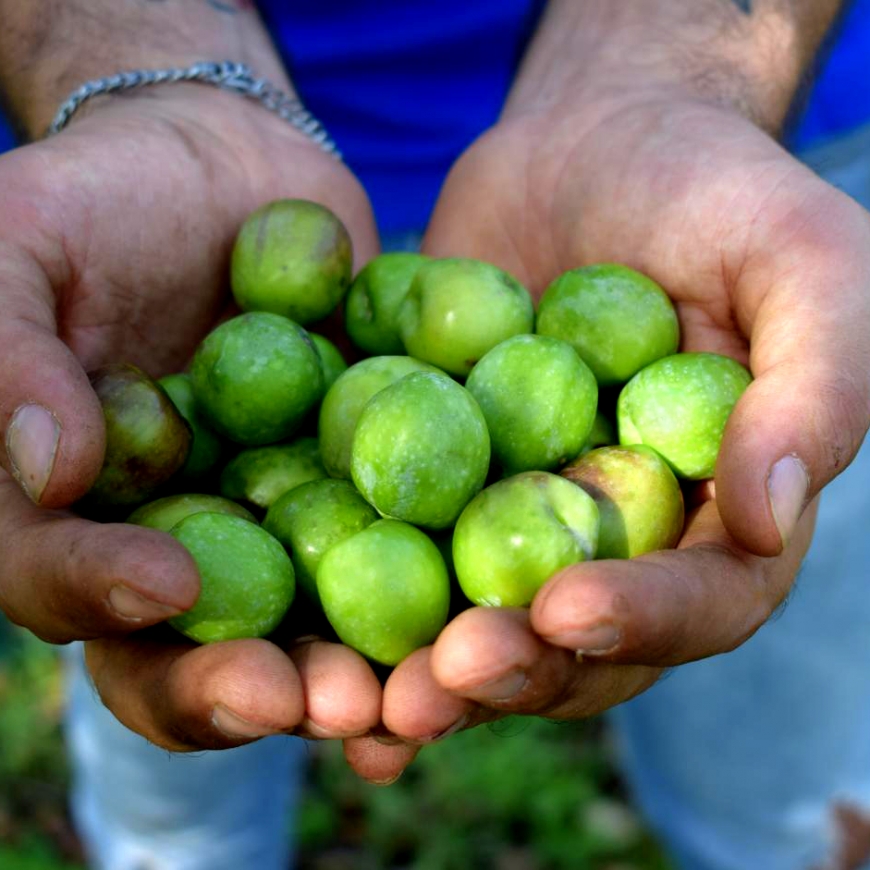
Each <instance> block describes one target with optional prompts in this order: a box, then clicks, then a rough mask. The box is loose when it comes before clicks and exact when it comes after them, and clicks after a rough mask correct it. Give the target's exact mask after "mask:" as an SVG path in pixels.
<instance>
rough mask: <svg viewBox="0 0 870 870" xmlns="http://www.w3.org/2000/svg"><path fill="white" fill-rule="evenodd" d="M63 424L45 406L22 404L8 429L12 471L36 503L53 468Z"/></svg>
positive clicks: (7, 437)
mask: <svg viewBox="0 0 870 870" xmlns="http://www.w3.org/2000/svg"><path fill="white" fill-rule="evenodd" d="M59 441H60V423H59V422H58V421H57V418H56V417H55V416H54V414H52V413H51V411H48V410H46V409H45V408H43V407H42V405H35V404H30V405H22V406H21V407H20V408H18V409H17V410H16V411H15V413H14V414H13V415H12V421H11V422H10V423H9V428H8V429H7V430H6V453H7V454H8V455H9V462H10V463H11V465H12V474H13V476H14V477H15V479H16V480H17V481H18V483H19V484H20V485H21V488H22V489H23V490H24V491H25V492H26V493H27V495H29V496H30V498H31V499H32V500H33V501H35V502H36V503H37V504H38V503H39V500H40V499H41V498H42V494H43V492H45V487H46V486H47V485H48V480H49V478H50V477H51V472H52V469H53V468H54V459H55V456H57V445H58V442H59Z"/></svg>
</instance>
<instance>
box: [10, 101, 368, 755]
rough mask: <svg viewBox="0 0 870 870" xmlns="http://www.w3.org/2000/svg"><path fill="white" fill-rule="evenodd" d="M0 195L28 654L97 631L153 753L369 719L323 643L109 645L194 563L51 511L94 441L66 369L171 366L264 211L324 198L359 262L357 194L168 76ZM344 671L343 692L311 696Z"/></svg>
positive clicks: (219, 303)
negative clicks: (252, 217) (156, 748)
mask: <svg viewBox="0 0 870 870" xmlns="http://www.w3.org/2000/svg"><path fill="white" fill-rule="evenodd" d="M0 189H2V190H3V209H2V214H0V312H2V315H0V364H2V369H3V373H4V376H3V379H2V384H0V427H2V431H3V433H4V438H3V442H2V448H0V465H2V470H0V540H2V542H3V543H2V558H0V607H2V609H3V611H4V612H5V613H6V614H7V616H8V617H9V618H10V619H11V620H13V621H14V622H16V623H18V624H21V625H24V626H26V627H27V628H29V629H31V630H32V631H33V632H35V633H36V634H37V635H39V636H40V637H42V638H44V639H46V640H48V641H52V642H67V641H70V640H73V639H92V638H103V639H102V640H100V641H95V642H94V643H93V644H92V645H91V648H90V649H89V650H88V659H89V661H90V663H91V665H92V667H93V670H94V679H95V683H96V685H97V687H98V689H99V691H100V692H101V694H102V695H103V697H104V698H105V699H106V701H107V703H108V705H109V707H110V708H111V709H112V710H113V712H114V713H115V714H116V715H117V716H118V718H120V719H121V720H122V721H124V722H126V723H127V724H129V725H131V727H133V728H135V729H136V730H139V731H140V732H141V733H144V734H146V736H148V737H149V739H151V740H152V741H154V742H156V743H158V744H161V745H165V746H172V747H181V746H186V747H194V746H199V745H209V746H217V745H233V744H236V743H238V742H240V740H242V739H251V737H253V736H255V735H256V733H257V730H258V729H261V730H262V729H266V730H270V731H271V730H288V729H291V728H294V727H301V728H302V729H305V728H307V727H309V726H308V724H306V723H309V722H310V723H312V724H311V728H312V730H317V729H318V728H319V729H320V731H321V732H323V733H337V734H338V735H339V736H345V735H347V734H354V733H358V732H359V731H360V730H365V729H366V728H368V727H370V726H371V725H372V724H373V722H376V721H377V718H378V714H379V710H380V686H379V684H378V682H377V680H376V678H375V676H374V674H373V672H371V669H370V668H368V666H367V665H366V664H365V663H364V662H363V661H362V659H360V658H359V657H358V656H356V654H354V653H351V651H349V650H345V649H343V648H341V647H336V646H334V645H306V646H300V647H294V649H293V651H292V654H291V655H290V656H289V657H288V655H286V654H285V652H284V651H283V650H282V649H280V648H279V647H278V646H276V645H274V644H270V643H269V642H267V641H246V642H237V643H234V644H225V645H224V644H217V645H213V646H210V647H203V648H194V647H193V646H192V645H190V644H186V643H181V642H180V641H179V640H178V638H177V637H176V638H175V640H167V639H165V638H162V637H161V636H160V631H159V630H158V631H157V637H153V636H152V633H151V632H148V631H146V632H143V633H139V632H137V633H135V634H133V635H130V636H129V637H126V635H127V634H128V633H129V632H132V631H134V630H138V629H144V628H147V627H148V626H151V625H153V624H155V623H158V622H160V621H162V620H164V619H165V618H167V617H168V616H170V615H172V614H174V613H178V612H180V611H182V610H184V609H186V608H187V607H189V606H190V605H191V604H192V603H193V602H194V601H195V599H196V596H197V594H198V590H199V578H198V575H197V572H196V568H195V566H194V564H193V561H192V559H191V558H190V557H189V555H188V554H187V553H186V551H185V550H184V549H183V548H182V547H181V546H180V545H179V544H178V543H177V542H175V541H174V540H173V539H172V538H171V537H170V536H168V535H165V534H162V533H159V532H155V531H153V530H150V529H145V528H139V527H133V526H127V525H123V524H99V523H94V522H90V521H88V520H85V519H82V518H80V517H77V516H75V515H74V514H73V513H72V512H71V511H70V510H69V507H70V506H71V505H72V504H74V503H75V501H76V500H77V499H78V498H79V497H81V496H82V495H83V494H84V493H85V492H86V491H87V490H88V488H89V486H90V484H91V483H92V481H93V480H94V478H95V477H96V475H97V473H98V471H99V469H100V465H101V462H102V457H103V450H104V441H105V433H104V425H103V417H102V411H101V408H100V405H99V403H98V401H97V399H96V396H95V395H94V393H93V392H92V390H91V388H90V385H89V381H88V377H87V371H88V370H90V369H93V368H95V367H97V366H99V365H101V364H103V363H106V362H110V361H127V362H132V363H134V364H137V365H139V366H141V367H142V368H144V369H145V370H146V371H148V372H149V373H150V374H151V375H152V376H154V377H159V376H162V375H164V374H167V373H169V372H172V371H177V370H180V369H181V368H182V367H183V366H184V365H185V363H186V362H187V360H188V359H189V357H190V356H191V354H192V352H193V350H194V349H195V347H196V345H197V343H198V342H199V341H200V340H201V339H202V337H203V336H204V335H205V334H206V333H207V332H208V330H209V329H210V328H211V327H213V326H214V325H215V323H216V322H217V321H218V320H219V319H220V317H221V316H222V315H225V314H226V312H227V310H228V301H229V293H228V275H229V254H230V251H231V247H232V243H233V240H234V236H235V233H236V232H237V230H238V227H239V226H240V224H241V222H242V220H243V219H244V217H245V216H246V215H247V214H248V213H249V212H250V211H251V210H253V209H254V208H256V207H257V206H259V205H261V204H262V203H264V202H266V201H268V200H271V199H277V198H279V197H282V196H288V197H303V198H308V199H313V200H317V201H319V202H321V203H323V204H325V205H327V206H328V207H330V208H331V209H333V211H335V212H336V213H337V214H338V215H339V216H340V217H341V218H342V220H343V221H344V222H345V223H346V225H347V226H348V228H349V230H350V232H351V236H352V238H353V240H354V244H355V249H356V250H355V253H356V256H357V259H358V261H359V262H362V261H364V260H366V259H368V258H369V257H370V256H372V255H373V254H374V253H375V251H376V247H377V240H376V233H375V229H374V224H373V220H372V216H371V212H370V208H369V205H368V201H367V199H366V197H365V195H364V193H363V192H362V190H361V188H360V186H359V185H358V183H357V182H356V181H355V179H354V178H353V177H352V176H351V174H350V173H349V172H348V171H347V170H346V169H345V168H344V167H343V165H342V164H341V163H339V162H338V161H336V160H335V159H334V158H333V157H330V156H328V155H326V154H324V153H323V152H321V151H320V150H319V148H318V147H317V146H316V145H314V144H313V143H311V142H310V141H308V140H307V139H306V138H305V137H303V136H302V135H301V134H300V133H298V132H297V131H295V130H294V129H292V128H291V127H290V126H289V125H288V124H286V123H285V122H284V121H282V120H281V119H279V118H277V117H276V116H274V115H271V114H270V113H268V112H266V111H265V110H264V109H263V108H262V107H261V106H258V105H256V104H254V103H252V102H247V101H245V100H242V99H240V98H239V97H238V96H236V95H230V94H224V93H220V92H218V91H216V90H214V91H213V90H212V89H208V88H204V87H202V86H200V85H179V86H177V87H167V88H165V89H163V90H162V91H161V93H160V95H159V96H158V95H155V94H145V93H143V94H141V95H139V96H136V97H134V98H117V99H111V100H109V101H104V102H103V104H102V105H101V106H99V107H95V108H94V109H93V110H92V111H90V112H89V113H88V114H87V115H86V116H84V117H82V118H81V119H76V120H75V121H74V122H73V123H72V124H71V125H70V127H69V128H68V129H67V130H65V131H64V132H62V133H61V134H59V135H57V136H56V137H53V138H51V139H48V140H45V141H39V142H36V143H34V144H31V145H27V146H24V147H22V148H19V149H17V150H15V151H13V152H10V153H9V154H8V155H5V156H3V157H0ZM332 665H334V668H335V669H334V670H331V669H330V668H331V666H332ZM351 676H352V677H354V679H353V680H352V682H354V683H356V684H358V685H359V686H360V688H359V689H358V690H357V691H355V692H349V691H343V692H340V693H338V694H337V695H336V697H338V698H341V699H342V703H340V704H337V705H336V704H332V706H330V703H331V702H329V701H323V700H322V699H323V694H324V693H323V691H322V687H323V686H327V687H329V686H331V687H332V688H335V685H336V684H340V685H345V684H346V683H347V682H348V678H349V677H351ZM326 694H327V695H331V692H326ZM318 699H320V700H318ZM354 701H356V702H357V703H356V704H354ZM345 702H346V703H345ZM318 705H319V706H318ZM215 710H218V711H222V710H223V711H230V712H231V713H233V714H234V715H235V716H236V719H235V720H234V719H232V716H230V717H229V718H227V717H226V716H225V717H224V718H225V719H226V721H227V722H230V723H232V722H234V721H235V722H236V724H237V727H236V728H235V731H234V730H233V728H232V727H229V726H227V727H225V728H223V729H222V728H221V727H220V726H219V725H216V724H215V723H216V722H217V721H218V720H220V715H218V717H217V719H215V712H214V711H215ZM238 722H244V723H247V725H238ZM246 728H247V731H245V729H246ZM240 729H241V730H240ZM228 735H229V736H228Z"/></svg>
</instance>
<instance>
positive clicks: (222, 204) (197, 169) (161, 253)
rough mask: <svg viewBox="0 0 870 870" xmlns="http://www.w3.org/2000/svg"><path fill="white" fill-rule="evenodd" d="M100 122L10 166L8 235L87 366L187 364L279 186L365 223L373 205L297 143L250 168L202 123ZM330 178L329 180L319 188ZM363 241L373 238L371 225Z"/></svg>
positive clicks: (326, 161) (17, 155)
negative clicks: (245, 232)
mask: <svg viewBox="0 0 870 870" xmlns="http://www.w3.org/2000/svg"><path fill="white" fill-rule="evenodd" d="M259 111H262V110H261V109H260V110H259ZM90 120H91V119H88V120H86V121H84V122H82V124H81V128H80V129H75V128H73V129H71V130H70V131H69V133H67V134H65V135H64V136H63V137H61V138H60V139H57V140H49V141H48V142H45V143H38V144H36V145H33V146H30V147H27V148H23V149H20V150H18V151H17V152H13V153H12V154H11V155H9V156H7V157H4V158H3V160H2V162H0V167H2V168H0V173H2V176H3V178H4V188H5V189H6V190H8V191H9V195H8V198H7V207H6V210H5V215H4V219H3V223H4V226H3V227H2V230H3V232H2V237H3V238H4V241H6V242H7V243H9V244H10V245H14V244H15V242H16V241H19V240H20V243H21V244H20V247H21V249H23V250H26V251H30V252H33V253H34V255H35V259H36V260H37V263H38V266H39V267H40V268H39V269H37V270H32V269H30V270H29V272H30V273H31V274H33V275H34V276H35V277H34V278H33V279H32V280H33V281H34V283H37V284H38V286H37V287H35V288H34V290H36V291H37V292H39V293H40V294H42V295H44V297H45V299H46V301H47V303H48V304H49V305H52V306H53V307H55V310H56V321H57V329H58V333H59V336H60V338H62V339H63V340H64V341H65V342H66V343H67V344H68V345H69V346H70V347H71V348H72V350H73V352H74V353H75V354H76V356H77V357H78V358H79V360H80V361H81V363H82V365H83V366H84V367H85V368H91V367H94V366H95V365H98V364H101V363H103V362H106V361H108V360H113V359H114V360H117V359H125V360H129V361H131V362H135V363H137V364H139V365H141V366H143V367H144V368H146V369H147V370H148V371H150V372H152V373H154V374H156V375H159V374H164V373H166V372H167V371H169V370H172V369H176V368H178V367H180V366H182V365H183V364H184V363H185V361H186V360H187V359H188V358H189V356H190V354H191V352H192V350H193V349H194V347H195V346H196V344H197V342H198V341H199V340H200V339H201V338H202V336H203V335H204V334H205V333H206V332H207V331H208V330H209V329H210V328H211V327H212V326H213V325H214V323H215V321H216V320H217V319H218V318H219V317H220V316H221V315H222V313H223V312H224V310H225V308H226V305H227V300H228V298H229V297H228V294H227V288H228V276H229V254H230V250H231V246H232V242H233V239H234V236H235V233H236V232H237V230H238V227H239V225H240V223H241V221H242V220H243V219H244V217H245V215H246V214H247V213H248V212H249V211H250V210H252V209H253V208H254V207H256V206H257V205H259V204H261V203H262V202H263V201H265V200H267V199H270V198H274V197H277V196H280V195H281V193H282V191H286V193H284V195H293V196H302V197H304V196H309V197H311V198H315V199H319V200H321V201H327V202H329V200H330V199H332V200H333V207H335V208H336V209H337V210H339V211H340V212H343V213H344V215H350V220H351V222H352V221H353V220H354V219H356V220H357V222H358V223H360V221H359V216H360V215H363V214H365V209H366V208H367V206H366V205H365V200H364V197H363V196H362V194H361V192H360V191H359V190H358V189H357V188H356V185H355V183H354V182H353V180H352V178H351V176H350V175H349V173H346V172H345V171H344V170H342V169H338V167H336V166H335V165H334V161H333V160H332V158H330V157H327V156H326V155H323V154H320V153H319V152H317V151H315V150H314V149H313V148H311V147H310V145H307V144H305V143H300V142H295V143H293V142H291V143H290V145H289V147H288V149H287V152H285V154H284V156H285V160H284V161H282V162H281V163H280V164H279V163H277V162H275V161H271V160H268V159H265V158H266V157H267V156H268V155H261V156H260V157H259V159H258V160H257V161H256V162H254V163H253V165H252V163H251V161H247V163H246V165H245V168H244V171H243V170H242V169H241V168H240V167H241V166H242V161H241V160H239V159H236V158H237V157H238V156H239V155H238V154H236V153H234V152H233V151H231V150H230V149H229V148H228V147H227V146H226V144H225V143H222V142H220V141H216V140H214V139H213V138H209V137H207V136H204V135H198V131H197V129H196V127H195V125H193V124H191V129H188V130H184V129H183V128H182V127H181V126H180V125H176V126H174V127H173V126H170V125H167V124H161V125H154V124H153V123H150V124H149V123H142V122H138V123H137V122H135V121H133V122H131V121H130V120H129V119H127V118H123V117H122V118H120V119H118V120H117V121H116V122H115V124H114V126H112V125H111V124H110V125H109V126H107V125H106V124H102V125H100V126H99V127H97V126H96V125H94V127H93V128H92V127H90V126H89V124H90ZM112 120H113V121H115V119H112ZM91 129H95V132H94V133H92V132H91ZM294 145H295V148H296V149H297V150H298V151H299V152H300V155H299V157H298V158H297V159H295V160H294V159H293V158H294V157H295V155H293V153H292V149H293V148H294ZM288 152H289V153H288ZM288 158H289V159H288ZM303 165H304V166H305V170H304V171H302V166H303ZM337 169H338V171H336V170H337ZM325 170H328V171H329V173H330V176H331V179H332V180H331V184H330V185H328V186H327V185H321V187H320V188H318V187H317V180H318V178H319V177H322V176H323V175H324V174H325ZM34 213H35V214H34ZM34 216H35V220H34V219H33V217H34ZM55 228H62V231H55ZM354 228H355V227H352V230H353V229H354ZM358 235H360V236H362V241H363V245H364V246H365V245H369V244H371V242H370V235H371V234H370V231H369V230H368V228H367V227H363V228H362V230H361V231H360V232H359V233H358Z"/></svg>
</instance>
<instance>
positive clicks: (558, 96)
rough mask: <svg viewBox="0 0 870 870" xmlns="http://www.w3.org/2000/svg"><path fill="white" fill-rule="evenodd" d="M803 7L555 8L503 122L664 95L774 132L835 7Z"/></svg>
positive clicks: (670, 2) (797, 3)
mask: <svg viewBox="0 0 870 870" xmlns="http://www.w3.org/2000/svg"><path fill="white" fill-rule="evenodd" d="M807 2H808V0H785V2H775V3H774V2H773V0H758V2H755V3H753V4H752V6H753V11H752V13H751V14H745V13H744V12H742V11H741V10H740V8H739V5H740V4H737V3H735V2H731V0H662V2H660V3H658V4H655V8H654V9H651V6H652V5H653V4H649V3H646V2H644V0H624V2H622V0H621V2H620V3H612V2H610V0H588V2H586V3H583V4H580V3H572V2H571V0H551V2H550V5H549V7H548V11H547V14H546V15H545V17H544V20H543V21H542V23H541V27H540V29H539V31H538V33H537V35H536V37H535V40H534V41H533V43H532V45H531V47H530V50H529V52H528V54H527V57H526V58H525V59H524V62H523V66H522V69H521V72H520V75H519V76H518V79H517V84H516V86H515V88H514V90H513V91H512V93H511V95H510V98H509V100H508V103H507V106H506V109H505V114H506V116H508V117H511V116H514V115H517V114H522V113H528V112H531V113H537V112H539V111H541V110H546V109H548V108H559V109H561V110H564V109H565V108H567V107H568V106H570V105H571V104H572V103H573V104H575V105H585V104H587V103H588V102H590V101H592V102H604V103H619V102H620V101H621V100H622V99H624V98H626V97H627V98H628V99H629V100H631V99H633V98H635V97H636V98H638V99H645V98H653V99H655V98H657V97H662V98H665V99H676V100H681V101H685V102H701V103H708V104H711V105H715V106H718V107H720V108H726V109H729V110H732V111H735V112H737V113H739V114H740V115H742V116H743V117H745V118H747V119H749V120H750V121H752V122H753V123H755V124H757V125H758V126H760V127H762V128H763V129H765V130H767V131H768V132H771V133H776V132H777V131H778V130H779V128H780V126H781V124H782V122H783V119H784V118H785V117H786V115H787V113H788V111H789V108H790V106H791V104H792V101H793V98H794V94H795V92H796V90H797V89H798V87H799V86H800V85H801V83H802V81H803V80H804V77H805V75H806V70H807V68H808V66H809V64H810V63H811V61H812V58H813V57H814V55H815V52H816V51H817V48H818V45H819V43H820V41H821V39H822V38H823V36H824V34H825V32H826V31H827V29H828V27H829V26H830V24H831V21H832V19H833V18H834V16H835V12H836V8H837V6H839V2H837V0H816V3H815V6H814V7H813V8H812V9H808V8H807V7H806V6H805V4H806V3H807Z"/></svg>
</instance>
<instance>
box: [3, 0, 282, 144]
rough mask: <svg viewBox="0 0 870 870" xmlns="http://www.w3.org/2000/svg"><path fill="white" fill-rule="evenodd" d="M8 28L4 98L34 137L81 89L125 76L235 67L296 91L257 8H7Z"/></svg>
mask: <svg viewBox="0 0 870 870" xmlns="http://www.w3.org/2000/svg"><path fill="white" fill-rule="evenodd" d="M0 21H3V27H2V28H0V94H2V97H3V102H4V105H5V107H6V109H7V111H8V112H9V113H10V115H11V116H12V118H13V120H14V121H15V122H16V123H17V124H18V125H19V126H20V127H21V129H22V130H23V131H24V133H25V134H26V135H28V136H30V137H37V136H39V135H41V134H42V133H43V132H44V131H45V129H46V127H47V126H48V123H49V122H50V120H51V118H52V116H53V115H54V112H55V111H56V109H57V106H58V104H59V103H60V102H61V101H62V100H63V99H64V98H65V97H66V96H67V94H68V93H69V92H70V91H71V90H72V89H73V88H75V87H77V86H78V85H79V84H81V83H82V82H83V81H86V80H87V79H90V78H96V77H100V76H105V75H111V74H112V73H115V72H118V71H120V70H128V69H136V68H158V67H170V66H173V67H174V66H187V65H189V64H191V63H194V62H195V61H201V60H216V61H218V60H234V61H239V62H243V63H249V64H250V65H251V66H252V67H253V68H254V70H255V71H256V72H257V74H258V75H261V76H265V77H266V78H268V79H270V80H271V81H272V82H273V83H275V84H276V85H278V86H280V87H283V88H286V89H289V83H288V81H287V78H286V73H285V72H284V71H283V69H282V66H281V62H280V60H279V59H278V57H277V54H276V52H275V50H274V48H273V46H272V44H271V42H270V40H269V37H268V35H267V34H266V32H265V30H264V29H263V26H262V24H261V22H260V20H259V17H258V16H257V13H256V11H255V10H254V5H253V3H251V2H250V0H32V2H30V0H29V2H27V3H22V2H20V0H0ZM190 87H199V86H197V85H191V86H190Z"/></svg>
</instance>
